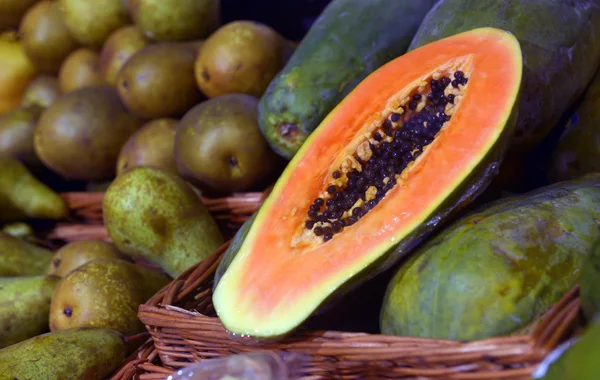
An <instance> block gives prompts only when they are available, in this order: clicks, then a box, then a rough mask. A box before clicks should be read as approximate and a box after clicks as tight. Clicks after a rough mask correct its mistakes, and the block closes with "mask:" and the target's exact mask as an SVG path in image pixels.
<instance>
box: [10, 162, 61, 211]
mask: <svg viewBox="0 0 600 380" xmlns="http://www.w3.org/2000/svg"><path fill="white" fill-rule="evenodd" d="M68 214H69V208H68V207H67V204H66V202H65V200H64V199H63V198H61V197H60V196H59V195H58V194H57V193H56V192H55V191H54V190H52V189H51V188H49V187H48V186H46V185H45V184H43V183H42V182H40V181H38V180H37V179H36V178H35V177H34V176H33V175H32V174H31V173H30V172H29V171H28V170H27V168H25V166H24V165H23V164H21V163H20V162H19V161H17V160H16V159H14V158H11V157H6V156H4V157H3V156H0V222H10V221H17V220H23V219H27V218H36V219H54V220H58V219H63V218H65V217H67V215H68Z"/></svg>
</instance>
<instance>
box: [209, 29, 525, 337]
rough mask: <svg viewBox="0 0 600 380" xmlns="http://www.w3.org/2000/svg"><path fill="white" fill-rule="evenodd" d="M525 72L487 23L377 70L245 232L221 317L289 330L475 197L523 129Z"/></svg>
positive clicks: (234, 323) (509, 39)
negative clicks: (519, 105)
mask: <svg viewBox="0 0 600 380" xmlns="http://www.w3.org/2000/svg"><path fill="white" fill-rule="evenodd" d="M521 71H522V60H521V50H520V47H519V43H518V41H517V40H516V39H515V38H514V36H512V35H511V34H510V33H507V32H505V31H502V30H498V29H490V28H483V29H478V30H473V31H470V32H467V33H462V34H459V35H456V36H453V37H449V38H447V39H444V40H441V41H438V42H435V43H432V44H430V45H428V46H424V47H422V48H420V49H417V50H414V51H413V52H411V53H408V54H406V55H403V56H400V57H398V58H396V59H394V60H392V61H391V62H389V63H387V64H385V65H384V66H382V67H381V68H379V69H378V70H376V71H375V72H374V73H372V74H371V75H369V76H368V77H367V78H366V79H365V80H364V81H363V82H361V83H360V84H359V85H358V86H357V87H356V88H355V89H354V90H353V91H352V92H351V93H350V94H349V95H348V96H347V97H346V98H345V99H344V100H343V101H342V102H341V103H340V104H339V105H338V106H337V107H336V108H335V109H334V110H333V111H332V112H331V113H330V114H329V115H328V116H327V118H325V120H324V121H323V122H322V123H321V125H320V126H319V127H318V128H317V129H316V130H315V131H314V132H313V134H311V136H310V137H309V138H308V140H307V141H306V144H304V145H303V146H302V147H301V148H300V150H299V151H298V153H297V154H296V155H295V156H294V158H293V159H292V160H291V161H290V163H289V164H288V166H287V168H286V170H285V171H284V173H283V174H282V175H281V177H280V178H279V180H278V181H277V183H276V184H275V186H274V188H273V191H272V192H271V194H270V195H269V196H268V197H267V199H266V200H265V202H264V203H263V205H262V207H261V208H260V210H259V211H258V212H257V214H256V216H255V219H254V222H253V223H252V225H251V226H250V227H249V229H248V232H247V234H246V235H245V237H243V238H242V243H241V244H240V246H239V250H238V251H237V253H236V254H235V255H234V256H235V257H234V258H233V259H231V263H230V265H229V268H227V270H226V271H225V273H224V274H223V276H222V277H221V278H220V281H219V283H218V284H217V286H216V287H215V291H214V294H213V302H214V306H215V309H216V311H217V313H218V315H219V317H220V318H221V321H222V322H223V324H224V325H225V327H226V328H227V329H229V331H230V332H232V333H234V334H243V335H249V336H253V337H255V338H257V339H260V338H265V339H268V338H276V337H278V336H281V335H284V334H286V333H289V332H290V331H292V330H293V329H295V328H296V327H297V326H299V325H300V324H301V323H302V322H303V321H304V320H305V319H306V318H307V317H308V316H310V314H312V313H313V312H314V311H315V310H316V309H317V308H318V307H319V306H320V305H321V304H322V303H324V302H325V301H327V300H328V299H329V297H330V296H331V297H333V296H335V295H338V294H339V293H342V292H344V291H347V290H349V289H351V288H352V287H353V286H358V284H360V283H361V282H363V281H366V280H368V279H370V278H371V277H372V276H374V275H376V274H378V273H380V272H381V271H382V270H385V269H387V268H388V267H389V266H390V265H392V264H393V263H394V262H396V260H398V259H399V258H401V257H403V256H404V255H405V254H406V253H407V252H408V251H410V249H411V248H412V247H413V246H415V245H416V244H417V243H418V242H419V241H420V240H421V239H423V238H424V237H425V236H426V235H427V234H429V233H430V232H431V231H433V230H434V229H435V228H436V227H437V226H438V225H439V224H440V223H441V222H442V221H444V220H446V218H447V217H448V216H449V215H450V214H451V213H452V212H453V211H455V210H456V209H457V207H459V206H462V205H464V204H466V203H467V202H469V201H470V200H471V199H472V198H474V197H475V196H477V195H478V194H479V193H480V192H481V191H482V190H483V189H484V188H485V186H487V184H489V182H490V180H491V178H492V177H493V175H494V174H495V172H496V169H497V167H498V165H499V162H500V161H501V158H502V156H503V154H504V151H505V148H506V145H507V142H508V140H509V138H510V134H511V133H512V132H513V129H514V125H515V120H516V118H515V114H514V112H513V111H514V109H515V105H516V102H517V98H518V92H519V86H520V83H521V75H522V72H521ZM490 89H493V91H490Z"/></svg>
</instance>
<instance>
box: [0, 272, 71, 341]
mask: <svg viewBox="0 0 600 380" xmlns="http://www.w3.org/2000/svg"><path fill="white" fill-rule="evenodd" d="M59 281H60V277H57V276H23V277H0V348H4V347H8V346H10V345H12V344H15V343H19V342H22V341H24V340H26V339H29V338H32V337H34V336H36V335H39V334H43V333H45V332H47V331H48V315H49V312H50V299H51V298H52V292H53V291H54V287H55V286H56V285H57V284H58V282H59Z"/></svg>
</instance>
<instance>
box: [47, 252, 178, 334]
mask: <svg viewBox="0 0 600 380" xmlns="http://www.w3.org/2000/svg"><path fill="white" fill-rule="evenodd" d="M169 281H170V279H169V277H167V276H166V275H164V274H162V273H159V272H156V271H154V270H151V269H146V268H142V267H140V266H138V265H136V264H134V263H130V262H128V261H125V260H118V259H96V260H93V261H90V262H88V263H87V264H84V265H82V266H80V267H79V268H77V269H75V270H73V271H72V272H71V273H69V274H67V275H66V276H65V277H63V279H62V281H61V282H60V284H58V286H57V287H56V288H55V289H54V294H53V295H52V303H51V304H50V330H51V331H59V330H68V329H72V328H79V327H106V328H112V329H115V330H117V331H119V332H120V333H122V334H124V335H133V334H137V333H140V332H142V331H144V325H143V324H142V322H141V321H140V320H139V319H138V317H137V311H138V307H139V306H140V304H142V303H144V302H146V301H147V300H148V299H149V298H150V297H152V296H153V295H154V294H155V293H156V292H157V291H159V290H160V289H161V288H162V287H163V286H165V285H167V284H168V283H169Z"/></svg>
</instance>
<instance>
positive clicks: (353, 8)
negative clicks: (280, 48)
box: [258, 0, 437, 159]
mask: <svg viewBox="0 0 600 380" xmlns="http://www.w3.org/2000/svg"><path fill="white" fill-rule="evenodd" d="M436 1H437V0H419V1H415V0H394V1H389V0H368V1H365V0H333V1H332V2H331V3H330V4H329V5H328V6H327V7H326V8H325V9H324V10H323V12H322V13H321V14H320V15H319V17H318V18H317V19H316V20H315V22H314V24H313V25H312V26H311V28H310V30H309V31H308V33H307V34H306V36H304V38H303V39H302V41H301V42H300V44H299V45H298V47H297V48H296V50H295V51H294V54H293V55H292V56H291V58H290V60H289V61H288V63H287V64H286V66H285V67H284V68H283V70H281V72H280V73H279V74H278V75H277V76H276V77H275V78H274V79H273V80H272V81H271V83H270V84H269V87H268V88H267V90H266V92H265V94H264V95H263V96H262V98H261V100H260V103H259V109H258V111H259V126H260V128H261V130H262V132H263V134H264V135H265V137H266V138H267V140H268V141H269V144H270V145H271V147H272V148H273V150H275V151H276V152H277V153H279V154H280V155H281V156H283V157H285V158H288V159H289V158H291V157H292V156H293V155H294V154H295V153H296V152H297V151H298V148H299V147H300V145H302V143H304V141H305V140H306V137H307V136H308V135H309V134H310V133H311V132H312V131H313V130H314V129H315V128H316V127H317V126H318V125H319V123H320V122H321V121H322V120H323V119H324V118H325V116H327V114H328V113H329V112H330V111H331V110H332V109H333V108H334V107H335V106H336V105H337V104H338V103H339V102H340V101H341V100H342V99H343V98H344V97H345V96H346V95H347V94H348V93H349V92H350V91H351V90H352V89H353V88H354V87H356V85H357V84H358V83H359V82H360V81H361V80H363V79H364V78H365V77H366V76H367V75H369V74H370V73H372V72H373V71H374V70H375V69H377V68H378V67H379V66H381V65H383V64H384V63H386V62H388V61H390V60H391V59H393V58H396V57H397V56H399V55H400V54H403V53H404V52H405V51H406V49H407V48H408V45H409V44H410V41H411V39H412V37H413V35H414V34H415V32H416V31H417V28H418V27H419V24H420V23H421V21H422V20H423V17H425V14H426V13H427V11H429V10H430V9H431V7H432V6H433V4H435V2H436Z"/></svg>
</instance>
